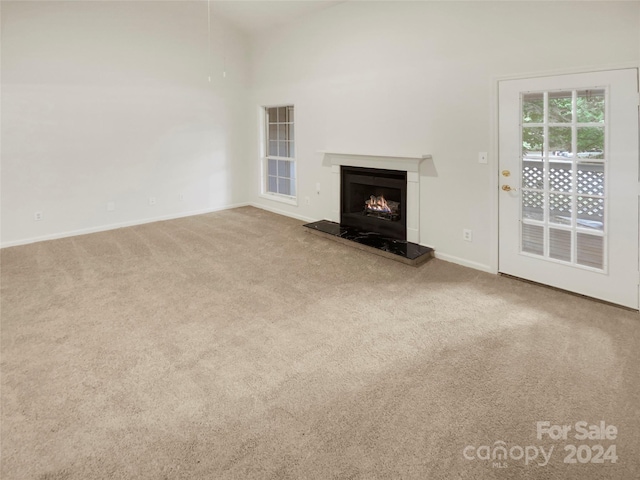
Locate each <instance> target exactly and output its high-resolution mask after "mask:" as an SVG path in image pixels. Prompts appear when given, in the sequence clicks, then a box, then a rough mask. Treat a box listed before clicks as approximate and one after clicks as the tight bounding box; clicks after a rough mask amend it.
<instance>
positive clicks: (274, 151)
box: [269, 140, 278, 157]
mask: <svg viewBox="0 0 640 480" xmlns="http://www.w3.org/2000/svg"><path fill="white" fill-rule="evenodd" d="M269 156H271V157H277V156H278V142H276V141H273V140H269Z"/></svg>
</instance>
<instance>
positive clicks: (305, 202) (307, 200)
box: [304, 197, 311, 205]
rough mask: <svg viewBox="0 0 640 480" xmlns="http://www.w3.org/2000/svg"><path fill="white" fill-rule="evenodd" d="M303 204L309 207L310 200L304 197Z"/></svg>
mask: <svg viewBox="0 0 640 480" xmlns="http://www.w3.org/2000/svg"><path fill="white" fill-rule="evenodd" d="M304 204H305V205H311V199H310V198H309V197H304Z"/></svg>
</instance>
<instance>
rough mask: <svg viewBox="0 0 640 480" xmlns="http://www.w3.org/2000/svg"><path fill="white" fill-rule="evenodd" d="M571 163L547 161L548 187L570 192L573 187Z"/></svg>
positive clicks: (556, 190) (557, 190)
mask: <svg viewBox="0 0 640 480" xmlns="http://www.w3.org/2000/svg"><path fill="white" fill-rule="evenodd" d="M572 180H573V171H572V165H571V163H567V162H549V189H550V190H553V191H555V192H570V191H571V190H572V188H573V186H572V185H571V182H572Z"/></svg>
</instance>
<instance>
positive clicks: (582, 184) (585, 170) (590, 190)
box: [577, 163, 604, 196]
mask: <svg viewBox="0 0 640 480" xmlns="http://www.w3.org/2000/svg"><path fill="white" fill-rule="evenodd" d="M577 188H578V193H582V194H586V195H602V196H603V195H604V164H602V163H578V179H577Z"/></svg>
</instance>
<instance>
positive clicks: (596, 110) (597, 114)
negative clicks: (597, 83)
mask: <svg viewBox="0 0 640 480" xmlns="http://www.w3.org/2000/svg"><path fill="white" fill-rule="evenodd" d="M576 109H577V112H576V115H577V121H578V122H579V123H604V90H582V91H579V92H578V98H577V101H576Z"/></svg>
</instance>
